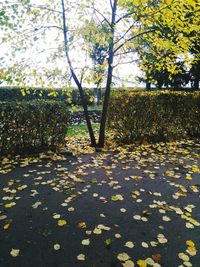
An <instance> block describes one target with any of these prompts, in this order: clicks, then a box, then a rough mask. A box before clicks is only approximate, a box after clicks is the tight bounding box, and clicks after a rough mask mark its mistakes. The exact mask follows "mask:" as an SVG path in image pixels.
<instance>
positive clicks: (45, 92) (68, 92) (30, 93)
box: [0, 86, 95, 105]
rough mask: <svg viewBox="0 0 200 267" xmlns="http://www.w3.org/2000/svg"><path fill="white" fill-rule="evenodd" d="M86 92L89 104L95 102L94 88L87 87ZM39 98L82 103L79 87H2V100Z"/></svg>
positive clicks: (0, 88)
mask: <svg viewBox="0 0 200 267" xmlns="http://www.w3.org/2000/svg"><path fill="white" fill-rule="evenodd" d="M84 92H85V99H86V102H87V104H88V105H91V104H93V103H94V97H95V91H94V90H93V89H85V90H84ZM39 99H46V100H59V101H64V102H66V103H67V104H74V105H81V98H80V94H79V91H78V90H77V89H65V90H64V89H63V90H62V89H42V88H19V87H8V86H7V87H6V86H5V87H0V101H23V100H26V101H29V100H39Z"/></svg>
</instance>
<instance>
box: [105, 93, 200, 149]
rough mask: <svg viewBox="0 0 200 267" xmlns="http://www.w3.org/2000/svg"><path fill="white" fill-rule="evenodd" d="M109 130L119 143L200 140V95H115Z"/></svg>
mask: <svg viewBox="0 0 200 267" xmlns="http://www.w3.org/2000/svg"><path fill="white" fill-rule="evenodd" d="M108 127H109V128H110V129H111V130H112V131H113V133H114V137H115V139H116V140H118V141H120V142H123V143H127V144H130V143H132V142H134V141H145V140H146V141H155V142H156V141H171V140H176V139H180V138H188V137H189V138H193V137H200V92H196V93H185V92H169V91H159V92H158V91H157V92H131V93H130V92H126V91H124V92H121V93H118V94H115V95H113V96H111V101H110V106H109V112H108Z"/></svg>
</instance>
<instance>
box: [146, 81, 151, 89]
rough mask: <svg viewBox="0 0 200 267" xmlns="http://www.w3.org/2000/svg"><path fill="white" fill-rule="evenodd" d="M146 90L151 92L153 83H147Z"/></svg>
mask: <svg viewBox="0 0 200 267" xmlns="http://www.w3.org/2000/svg"><path fill="white" fill-rule="evenodd" d="M146 90H147V91H150V90H151V83H150V82H148V81H147V82H146Z"/></svg>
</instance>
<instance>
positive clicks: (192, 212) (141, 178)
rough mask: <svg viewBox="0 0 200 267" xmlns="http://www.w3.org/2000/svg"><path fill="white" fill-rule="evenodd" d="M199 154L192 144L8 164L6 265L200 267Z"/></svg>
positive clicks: (3, 221) (1, 265)
mask: <svg viewBox="0 0 200 267" xmlns="http://www.w3.org/2000/svg"><path fill="white" fill-rule="evenodd" d="M199 155H200V144H199V143H197V142H196V143H193V142H187V143H184V142H183V143H178V144H177V143H173V144H172V143H171V144H160V145H154V146H141V147H138V148H131V147H129V148H127V149H121V150H119V151H118V152H105V153H94V154H89V155H80V156H78V157H73V156H65V158H66V159H65V160H64V158H59V157H56V156H52V155H51V156H50V157H49V158H47V159H45V158H44V159H42V156H41V157H40V158H39V157H33V158H26V159H20V158H18V159H15V160H13V161H8V160H6V159H4V162H3V164H1V170H0V172H1V173H0V181H1V183H0V228H1V232H0V267H55V266H56V267H79V266H80V267H118V266H125V267H127V266H128V267H131V266H154V267H159V266H162V267H178V266H181V267H182V266H194V267H199V266H200V251H199V250H200V227H199V225H200V224H199V222H200V205H199V204H200V193H199V186H200V170H199V168H200V157H199ZM184 261H185V263H184V265H183V262H184ZM147 264H148V265H147Z"/></svg>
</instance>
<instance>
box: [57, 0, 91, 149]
mask: <svg viewBox="0 0 200 267" xmlns="http://www.w3.org/2000/svg"><path fill="white" fill-rule="evenodd" d="M61 2H62V19H63V34H64V45H65V55H66V58H67V63H68V65H69V68H70V72H71V74H72V78H73V79H74V82H75V83H76V85H77V87H78V90H79V93H80V97H81V101H82V106H83V110H84V115H85V120H86V123H87V127H88V132H89V135H90V140H91V146H93V147H96V139H95V136H94V131H93V128H92V124H91V120H90V116H89V113H88V108H87V103H86V100H85V97H84V90H83V87H82V85H81V83H80V82H79V80H78V77H77V76H76V74H75V72H74V69H73V67H72V63H71V60H70V56H69V51H68V38H67V25H66V16H65V4H64V0H61Z"/></svg>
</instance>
